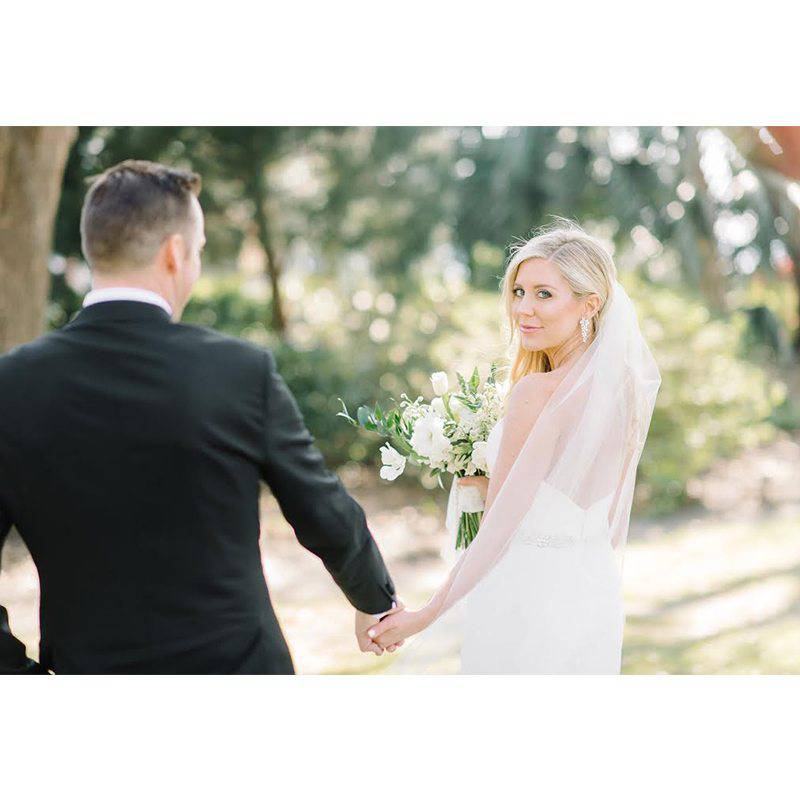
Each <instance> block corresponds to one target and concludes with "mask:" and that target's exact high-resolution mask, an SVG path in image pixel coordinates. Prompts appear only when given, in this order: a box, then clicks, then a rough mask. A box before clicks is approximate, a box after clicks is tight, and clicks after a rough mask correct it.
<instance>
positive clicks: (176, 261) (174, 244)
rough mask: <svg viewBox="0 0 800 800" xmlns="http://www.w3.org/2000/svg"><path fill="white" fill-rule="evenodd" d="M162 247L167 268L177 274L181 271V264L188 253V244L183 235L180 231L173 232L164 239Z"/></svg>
mask: <svg viewBox="0 0 800 800" xmlns="http://www.w3.org/2000/svg"><path fill="white" fill-rule="evenodd" d="M161 248H162V252H163V256H164V264H165V266H166V267H167V270H168V271H169V272H170V273H171V274H173V275H176V274H177V273H178V272H180V265H181V263H182V261H183V259H184V257H185V255H186V244H185V242H184V241H183V236H181V235H180V234H179V233H173V234H172V235H171V236H168V237H167V238H166V239H165V240H164V244H163V245H162V246H161Z"/></svg>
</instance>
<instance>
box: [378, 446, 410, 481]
mask: <svg viewBox="0 0 800 800" xmlns="http://www.w3.org/2000/svg"><path fill="white" fill-rule="evenodd" d="M381 463H382V464H383V466H382V467H381V478H383V479H384V480H387V481H393V480H394V479H395V478H397V477H399V476H400V475H402V474H403V470H404V469H405V468H406V459H405V457H404V456H402V455H401V454H400V453H398V452H397V450H395V449H394V447H392V446H391V445H390V444H385V445H384V446H383V447H381Z"/></svg>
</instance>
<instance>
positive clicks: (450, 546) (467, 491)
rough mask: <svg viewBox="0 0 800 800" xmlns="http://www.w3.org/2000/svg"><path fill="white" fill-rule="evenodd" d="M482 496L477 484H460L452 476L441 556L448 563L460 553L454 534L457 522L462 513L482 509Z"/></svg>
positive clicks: (456, 532) (455, 533) (456, 531)
mask: <svg viewBox="0 0 800 800" xmlns="http://www.w3.org/2000/svg"><path fill="white" fill-rule="evenodd" d="M483 509H484V504H483V496H482V495H481V492H480V489H478V487H477V486H461V485H460V484H459V482H458V478H457V477H455V475H454V476H453V482H452V483H451V484H450V495H449V497H448V498H447V516H446V517H445V528H446V530H447V541H446V542H445V544H444V547H443V548H442V557H443V558H444V559H445V561H446V562H447V563H448V564H450V563H451V562H454V561H455V560H456V559H457V558H458V556H459V555H460V554H461V551H460V550H456V536H457V535H458V522H459V520H460V519H461V515H462V514H469V513H475V512H478V511H483Z"/></svg>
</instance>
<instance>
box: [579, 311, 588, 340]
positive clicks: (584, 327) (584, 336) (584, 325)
mask: <svg viewBox="0 0 800 800" xmlns="http://www.w3.org/2000/svg"><path fill="white" fill-rule="evenodd" d="M581 339H583V343H584V344H586V342H588V341H589V320H588V319H586V317H581Z"/></svg>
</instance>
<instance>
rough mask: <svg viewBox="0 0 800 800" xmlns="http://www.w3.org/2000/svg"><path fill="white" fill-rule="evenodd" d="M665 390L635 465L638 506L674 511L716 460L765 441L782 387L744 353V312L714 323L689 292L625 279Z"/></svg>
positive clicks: (772, 428)
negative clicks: (691, 483) (637, 472)
mask: <svg viewBox="0 0 800 800" xmlns="http://www.w3.org/2000/svg"><path fill="white" fill-rule="evenodd" d="M624 282H625V284H626V287H627V288H628V290H629V292H630V294H631V296H632V298H633V300H634V302H635V304H636V307H637V310H638V314H639V319H640V322H641V325H642V330H643V333H644V336H645V338H646V339H647V341H648V343H649V344H650V347H651V348H652V350H653V354H654V355H655V358H656V361H657V362H658V365H659V369H660V370H661V377H662V385H661V390H660V392H659V396H658V401H657V403H656V408H655V411H654V414H653V422H652V425H651V427H650V433H649V435H648V439H647V444H646V446H645V449H644V453H643V455H642V460H641V463H640V467H639V484H638V489H639V498H638V499H639V502H640V503H641V505H642V506H644V507H646V508H647V509H649V510H651V511H654V512H667V511H671V510H673V509H675V508H677V507H678V506H680V505H681V504H683V503H685V502H686V501H687V499H688V492H687V487H688V484H689V482H690V481H691V479H692V478H694V477H696V476H698V475H700V474H702V473H703V472H704V471H705V470H706V469H708V468H709V467H710V466H711V465H712V463H713V462H714V461H715V460H716V459H718V458H725V457H730V456H733V455H734V454H736V453H737V452H739V451H740V450H742V449H744V448H748V447H753V446H755V445H758V444H760V443H763V442H766V441H769V440H770V439H771V438H773V437H774V436H775V433H776V428H775V426H774V425H773V424H772V422H771V421H770V417H771V415H772V414H773V412H774V411H775V410H776V409H778V408H779V407H780V406H781V404H782V403H783V402H784V400H785V397H786V388H785V386H784V384H783V383H782V382H780V381H777V380H773V379H771V378H770V377H769V375H768V373H767V372H766V371H765V370H764V369H763V368H762V367H760V366H759V365H757V364H754V363H751V362H749V361H747V360H745V359H744V358H743V357H742V356H741V346H742V338H743V334H744V332H745V331H746V328H747V319H746V317H745V315H744V314H740V313H737V314H734V315H733V316H732V317H731V318H730V319H725V318H714V317H712V316H711V314H710V312H709V311H708V309H707V308H706V307H705V306H704V305H703V304H702V302H700V301H699V300H697V299H696V298H694V297H692V296H691V295H689V294H688V293H686V292H683V291H678V290H675V289H670V288H666V287H663V286H656V285H653V284H650V283H646V282H645V281H643V280H640V279H636V278H633V277H631V276H627V277H626V278H625V279H624Z"/></svg>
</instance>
